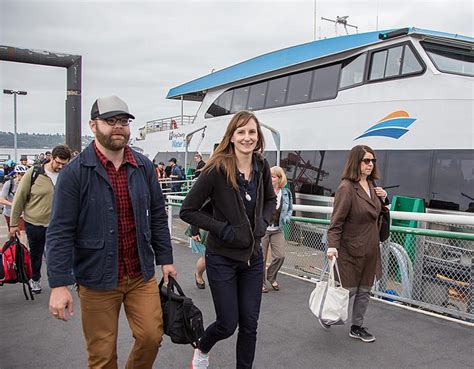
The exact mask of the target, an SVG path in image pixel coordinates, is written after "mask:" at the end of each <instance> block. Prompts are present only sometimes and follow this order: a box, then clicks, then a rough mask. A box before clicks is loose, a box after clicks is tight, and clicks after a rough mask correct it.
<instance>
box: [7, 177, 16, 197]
mask: <svg viewBox="0 0 474 369" xmlns="http://www.w3.org/2000/svg"><path fill="white" fill-rule="evenodd" d="M14 184H15V179H14V178H13V177H11V178H10V188H9V189H8V194H9V195H14V193H13V185H14Z"/></svg>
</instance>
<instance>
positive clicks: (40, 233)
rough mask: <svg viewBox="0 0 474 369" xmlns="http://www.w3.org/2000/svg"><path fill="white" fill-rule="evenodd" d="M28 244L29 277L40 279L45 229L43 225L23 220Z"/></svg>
mask: <svg viewBox="0 0 474 369" xmlns="http://www.w3.org/2000/svg"><path fill="white" fill-rule="evenodd" d="M25 229H26V236H27V237H28V246H29V247H30V257H31V267H32V269H33V276H32V277H31V279H33V280H34V281H39V280H40V279H41V264H42V262H43V253H44V244H45V243H46V230H47V229H48V228H46V227H43V226H36V225H33V224H31V223H28V222H25Z"/></svg>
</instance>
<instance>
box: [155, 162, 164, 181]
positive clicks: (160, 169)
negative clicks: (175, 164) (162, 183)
mask: <svg viewBox="0 0 474 369" xmlns="http://www.w3.org/2000/svg"><path fill="white" fill-rule="evenodd" d="M156 174H157V176H158V180H163V179H166V171H165V163H163V162H162V161H160V162H159V163H158V167H157V168H156Z"/></svg>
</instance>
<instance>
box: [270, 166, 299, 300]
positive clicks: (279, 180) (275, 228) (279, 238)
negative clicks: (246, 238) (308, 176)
mask: <svg viewBox="0 0 474 369" xmlns="http://www.w3.org/2000/svg"><path fill="white" fill-rule="evenodd" d="M270 172H271V174H272V185H273V190H274V191H275V194H276V196H277V203H276V210H275V212H274V213H273V215H272V218H271V219H270V224H269V226H268V227H267V230H266V231H265V236H263V238H262V250H263V287H262V292H264V293H266V292H268V288H267V282H266V281H267V280H268V282H270V285H271V286H272V288H273V289H274V290H275V291H279V290H280V286H279V285H278V282H277V275H278V271H279V270H280V268H281V266H282V265H283V262H284V261H285V235H284V234H283V226H284V225H285V224H287V223H288V222H289V221H290V217H291V214H292V213H293V197H292V195H291V192H290V190H289V189H287V188H285V186H286V183H287V179H286V175H285V171H284V170H283V169H282V168H280V167H272V168H271V169H270ZM269 250H271V255H272V261H271V263H270V266H269V267H268V269H267V273H266V276H265V267H266V264H267V263H266V261H267V256H268V255H267V254H268V251H269Z"/></svg>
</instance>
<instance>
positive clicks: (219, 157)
mask: <svg viewBox="0 0 474 369" xmlns="http://www.w3.org/2000/svg"><path fill="white" fill-rule="evenodd" d="M251 119H253V120H254V121H255V123H256V125H257V134H258V139H257V145H256V146H255V150H254V152H260V153H261V152H263V149H264V147H265V140H264V139H263V133H262V129H261V128H260V123H259V121H258V119H257V117H256V116H255V114H254V113H252V112H251V111H248V110H242V111H239V112H238V113H236V114H235V115H234V116H233V117H232V119H231V120H230V122H229V125H228V126H227V129H226V131H225V134H224V137H222V140H221V142H220V144H219V145H218V146H217V147H216V149H215V150H214V152H213V153H212V155H211V157H210V158H209V160H208V162H207V163H206V165H205V167H204V168H203V169H202V172H203V173H205V172H208V171H210V170H212V169H213V168H216V170H217V171H221V170H222V171H224V173H225V174H226V177H227V182H228V183H229V184H230V185H231V186H232V187H233V188H234V189H237V188H238V185H237V161H236V157H235V151H234V144H233V143H232V142H231V141H230V140H231V138H232V136H233V135H234V132H235V131H236V130H237V128H240V127H243V126H245V125H246V124H247V123H248V122H249V121H250V120H251Z"/></svg>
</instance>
